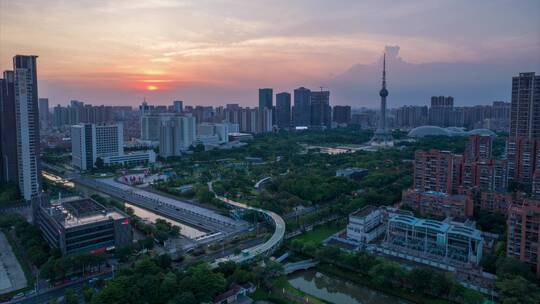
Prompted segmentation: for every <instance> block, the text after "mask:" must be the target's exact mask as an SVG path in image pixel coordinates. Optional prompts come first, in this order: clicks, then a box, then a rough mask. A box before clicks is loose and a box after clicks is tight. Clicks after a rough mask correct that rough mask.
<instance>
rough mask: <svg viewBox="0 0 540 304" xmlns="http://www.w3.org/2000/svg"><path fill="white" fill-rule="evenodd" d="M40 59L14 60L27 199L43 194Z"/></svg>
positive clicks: (22, 186) (22, 181) (20, 156)
mask: <svg viewBox="0 0 540 304" xmlns="http://www.w3.org/2000/svg"><path fill="white" fill-rule="evenodd" d="M36 58H37V56H24V55H17V56H15V57H13V69H14V75H15V121H16V129H17V130H15V131H16V133H17V164H18V175H19V176H18V178H19V189H20V191H21V196H22V197H23V198H24V199H25V200H31V199H32V198H33V197H35V196H36V195H38V194H40V193H41V167H40V161H39V110H38V86H37V72H36Z"/></svg>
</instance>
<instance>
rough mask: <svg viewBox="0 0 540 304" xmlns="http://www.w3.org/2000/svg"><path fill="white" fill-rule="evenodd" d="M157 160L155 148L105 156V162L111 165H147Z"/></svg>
mask: <svg viewBox="0 0 540 304" xmlns="http://www.w3.org/2000/svg"><path fill="white" fill-rule="evenodd" d="M155 162H156V152H154V150H146V151H133V152H128V153H125V154H122V155H117V156H107V157H104V158H103V163H104V164H105V165H107V166H110V165H124V166H128V165H147V164H153V163H155Z"/></svg>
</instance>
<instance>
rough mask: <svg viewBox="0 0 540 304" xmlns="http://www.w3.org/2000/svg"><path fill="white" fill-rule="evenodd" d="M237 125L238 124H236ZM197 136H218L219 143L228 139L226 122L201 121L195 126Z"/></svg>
mask: <svg viewBox="0 0 540 304" xmlns="http://www.w3.org/2000/svg"><path fill="white" fill-rule="evenodd" d="M237 126H238V125H237ZM197 135H198V136H214V135H216V136H218V142H219V143H226V142H228V141H229V124H228V123H201V124H199V125H198V126H197Z"/></svg>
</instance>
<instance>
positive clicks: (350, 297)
mask: <svg viewBox="0 0 540 304" xmlns="http://www.w3.org/2000/svg"><path fill="white" fill-rule="evenodd" d="M289 283H290V284H291V285H292V286H293V287H294V288H296V289H298V290H301V291H303V292H305V293H307V294H310V295H312V296H314V297H317V298H319V299H322V300H324V301H327V302H330V303H336V304H410V302H408V301H405V300H403V299H400V298H398V297H394V296H391V295H387V294H384V293H382V292H379V291H377V290H373V289H371V288H369V287H366V286H363V285H359V284H356V283H352V282H350V281H347V280H344V279H342V278H339V277H336V276H333V275H330V274H326V273H321V272H319V271H317V270H314V269H310V270H306V271H299V272H295V273H293V274H291V275H290V276H289Z"/></svg>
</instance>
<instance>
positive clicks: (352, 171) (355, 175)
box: [336, 168, 369, 179]
mask: <svg viewBox="0 0 540 304" xmlns="http://www.w3.org/2000/svg"><path fill="white" fill-rule="evenodd" d="M368 172H369V171H368V169H364V168H345V169H339V170H336V176H342V177H349V178H352V179H361V178H363V177H364V176H366V175H367V174H368Z"/></svg>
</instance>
